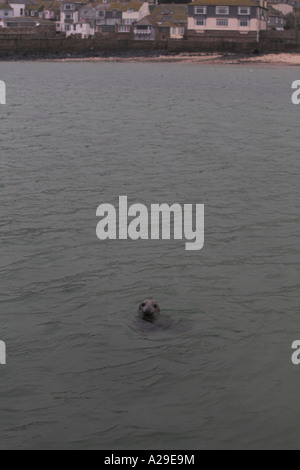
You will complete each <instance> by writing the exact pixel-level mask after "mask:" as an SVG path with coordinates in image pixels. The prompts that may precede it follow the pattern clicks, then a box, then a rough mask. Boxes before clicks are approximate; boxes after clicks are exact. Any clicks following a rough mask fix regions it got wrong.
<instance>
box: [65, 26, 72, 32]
mask: <svg viewBox="0 0 300 470" xmlns="http://www.w3.org/2000/svg"><path fill="white" fill-rule="evenodd" d="M65 31H66V32H67V31H71V25H70V24H66V25H65Z"/></svg>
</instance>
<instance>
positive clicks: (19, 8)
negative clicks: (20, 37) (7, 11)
mask: <svg viewBox="0 0 300 470" xmlns="http://www.w3.org/2000/svg"><path fill="white" fill-rule="evenodd" d="M29 4H38V2H36V1H34V0H13V1H12V2H10V6H11V7H12V8H13V10H14V17H18V18H19V17H21V16H25V8H26V5H29Z"/></svg>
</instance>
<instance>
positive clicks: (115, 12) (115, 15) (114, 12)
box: [112, 10, 118, 18]
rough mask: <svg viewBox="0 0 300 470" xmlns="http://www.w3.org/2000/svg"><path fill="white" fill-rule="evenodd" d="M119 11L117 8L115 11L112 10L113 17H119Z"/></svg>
mask: <svg viewBox="0 0 300 470" xmlns="http://www.w3.org/2000/svg"><path fill="white" fill-rule="evenodd" d="M117 13H118V12H117V10H114V11H113V12H112V17H113V18H117Z"/></svg>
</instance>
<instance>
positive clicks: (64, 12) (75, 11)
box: [56, 1, 83, 33]
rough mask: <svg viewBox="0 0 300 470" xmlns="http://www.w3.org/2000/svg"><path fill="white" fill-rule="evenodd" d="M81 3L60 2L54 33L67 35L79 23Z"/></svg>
mask: <svg viewBox="0 0 300 470" xmlns="http://www.w3.org/2000/svg"><path fill="white" fill-rule="evenodd" d="M82 6H83V3H82V2H72V1H62V2H61V7H60V21H57V23H56V31H57V32H62V33H68V32H69V31H71V30H73V29H74V25H76V23H78V22H79V11H80V9H81V8H82Z"/></svg>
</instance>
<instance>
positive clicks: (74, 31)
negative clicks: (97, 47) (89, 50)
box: [66, 20, 95, 39]
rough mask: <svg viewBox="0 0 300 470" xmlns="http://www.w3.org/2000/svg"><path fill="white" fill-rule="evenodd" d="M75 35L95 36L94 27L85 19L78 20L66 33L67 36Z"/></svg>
mask: <svg viewBox="0 0 300 470" xmlns="http://www.w3.org/2000/svg"><path fill="white" fill-rule="evenodd" d="M73 35H76V36H77V37H80V38H81V39H89V38H92V37H94V36H95V27H92V26H91V24H90V23H89V22H88V21H87V20H80V21H79V22H78V23H76V24H74V25H73V27H72V28H71V29H70V31H68V32H67V33H66V36H67V37H70V36H73Z"/></svg>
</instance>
